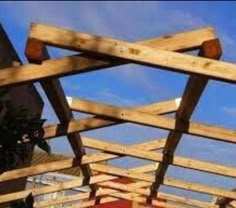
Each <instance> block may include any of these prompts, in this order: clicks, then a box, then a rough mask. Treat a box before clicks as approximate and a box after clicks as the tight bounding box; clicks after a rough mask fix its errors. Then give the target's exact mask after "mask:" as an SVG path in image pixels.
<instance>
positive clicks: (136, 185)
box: [34, 165, 218, 208]
mask: <svg viewBox="0 0 236 208" xmlns="http://www.w3.org/2000/svg"><path fill="white" fill-rule="evenodd" d="M147 166H149V165H146V166H142V167H141V168H139V167H138V168H137V167H136V168H133V169H132V170H133V171H137V172H141V173H146V172H150V171H153V170H155V167H152V169H149V168H148V167H147ZM104 183H106V182H104ZM104 183H101V184H103V185H104ZM108 183H110V184H111V186H112V184H113V187H111V188H116V189H119V190H122V191H127V192H136V191H137V190H139V189H138V188H142V187H149V186H150V185H151V183H149V182H143V181H142V182H140V181H139V182H134V183H132V184H126V185H124V184H118V183H115V182H111V181H109V182H108ZM146 190H147V189H145V190H141V191H140V190H139V191H140V192H138V193H140V194H145V193H147V191H146ZM115 192H117V190H116V191H115ZM110 193H114V190H109V191H107V190H105V189H103V190H100V189H99V190H98V191H97V192H96V196H103V195H105V194H108V195H109V194H110ZM88 194H89V193H79V194H76V195H71V196H66V197H63V198H61V199H58V200H56V201H55V200H48V201H42V202H38V203H35V204H34V207H36V208H40V207H47V206H54V205H57V204H62V203H67V202H73V201H76V200H82V199H87V198H88ZM158 197H160V198H163V199H166V200H171V201H175V202H179V203H184V204H187V205H193V206H198V207H201V208H210V207H211V208H217V207H218V206H216V205H213V204H211V206H209V203H206V202H202V201H198V200H193V199H188V198H183V197H179V196H175V195H173V194H167V193H158Z"/></svg>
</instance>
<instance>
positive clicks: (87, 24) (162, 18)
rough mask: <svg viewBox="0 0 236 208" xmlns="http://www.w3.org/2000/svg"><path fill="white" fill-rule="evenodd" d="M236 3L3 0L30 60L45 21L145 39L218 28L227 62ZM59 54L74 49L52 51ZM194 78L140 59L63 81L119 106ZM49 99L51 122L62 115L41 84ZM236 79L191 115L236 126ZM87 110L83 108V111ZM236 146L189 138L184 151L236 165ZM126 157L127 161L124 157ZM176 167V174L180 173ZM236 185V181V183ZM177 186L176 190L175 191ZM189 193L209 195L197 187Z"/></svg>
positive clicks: (61, 143)
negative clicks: (35, 31) (30, 42)
mask: <svg viewBox="0 0 236 208" xmlns="http://www.w3.org/2000/svg"><path fill="white" fill-rule="evenodd" d="M235 11H236V3H234V2H156V1H152V2H148V1H142V2H141V1H140V2H105V1H104V2H102V1H100V2H98V1H97V2H69V1H67V2H56V3H55V2H4V1H1V2H0V22H1V24H2V25H3V26H4V28H5V30H6V31H7V33H8V35H9V37H10V39H11V40H12V42H13V44H14V46H15V48H16V50H17V52H18V53H19V55H20V57H21V59H22V60H23V61H24V63H27V61H26V59H25V57H24V47H25V42H26V38H27V35H28V31H29V26H30V23H31V22H40V23H45V24H51V25H55V26H60V27H66V28H71V29H73V30H76V31H82V32H88V33H92V34H96V35H102V36H106V37H111V38H117V39H121V40H126V41H138V40H142V39H146V38H154V37H158V36H161V35H167V34H171V33H176V32H181V31H185V30H190V29H197V28H201V27H205V26H212V27H214V28H215V30H216V33H217V35H218V37H219V38H220V40H221V43H222V46H223V57H222V60H225V61H229V62H235V60H236V57H235V51H236V39H235V31H236V18H235ZM50 52H51V56H52V57H54V58H55V57H58V56H62V55H65V54H70V53H72V52H68V51H62V50H56V49H50ZM187 78H188V76H186V75H183V74H177V73H173V72H167V71H164V70H157V69H153V68H150V67H144V66H138V65H134V64H130V65H126V66H121V67H113V68H111V69H106V70H104V71H102V70H101V71H99V72H92V73H88V74H82V75H79V76H73V77H68V78H63V79H61V81H62V84H63V87H64V89H65V92H66V94H67V95H68V96H75V97H81V98H86V99H90V100H96V101H99V102H104V103H110V104H117V105H120V106H137V105H143V104H148V103H153V102H159V101H164V100H167V99H172V98H176V97H180V96H181V95H182V93H183V89H184V86H185V84H186V81H187ZM37 88H38V89H39V91H40V93H41V94H42V96H43V98H44V100H45V109H44V117H45V118H47V119H48V123H52V122H57V119H56V117H55V115H54V113H53V111H52V110H51V107H50V105H49V104H48V101H47V99H46V98H45V95H44V93H43V91H42V90H41V88H40V86H39V85H38V84H37ZM235 90H236V88H235V85H232V84H225V83H222V82H217V81H210V82H209V84H208V86H207V88H206V90H205V92H204V95H203V96H202V98H201V100H200V102H199V105H198V107H197V109H196V111H195V113H194V115H193V117H192V120H193V121H197V122H202V123H207V124H215V125H219V126H224V127H227V128H232V129H235V119H236V97H235ZM82 116H84V115H81V114H76V117H78V118H79V117H82ZM167 133H168V132H166V131H163V130H158V129H154V128H148V127H141V126H138V125H132V124H126V125H119V126H115V127H109V128H106V129H100V130H95V131H90V132H86V133H83V135H87V136H91V137H94V138H99V139H103V140H107V141H114V142H120V143H123V144H131V143H138V142H142V141H147V140H152V139H158V138H161V137H164V136H166V135H167ZM51 145H52V147H53V151H54V152H63V153H66V154H71V151H70V148H69V145H68V143H67V141H66V139H65V138H60V139H58V140H55V141H52V142H51ZM234 148H235V146H234V145H232V144H224V143H221V142H216V141H213V140H207V139H201V138H196V137H192V136H186V135H185V136H184V137H183V139H182V141H181V143H180V145H179V147H178V149H177V153H178V155H184V156H188V157H192V158H197V159H202V160H207V161H214V162H217V163H222V164H224V163H225V164H226V165H231V166H235V165H236V162H235V160H233V158H235V157H236V152H235V151H234ZM122 161H123V160H122ZM122 161H117V162H116V163H115V164H116V165H119V166H125V167H129V166H134V165H136V164H139V163H143V161H136V160H135V161H134V160H131V159H130V160H128V162H126V163H123V162H122ZM174 172H175V174H174ZM168 175H170V176H174V177H175V178H180V179H185V180H189V181H193V182H200V183H206V184H210V185H216V186H222V187H226V188H233V187H234V186H236V183H235V180H233V179H232V180H230V179H228V178H223V177H220V178H219V179H217V177H215V176H213V175H209V174H203V173H198V172H197V171H191V172H190V171H186V170H183V169H180V168H170V169H169V171H168ZM234 184H235V185H234ZM170 191H171V192H176V190H174V189H170ZM178 193H179V194H182V195H185V196H191V197H196V198H199V197H200V198H204V199H209V198H208V197H206V196H203V195H200V194H194V193H190V194H189V193H186V192H184V191H183V192H179V191H178Z"/></svg>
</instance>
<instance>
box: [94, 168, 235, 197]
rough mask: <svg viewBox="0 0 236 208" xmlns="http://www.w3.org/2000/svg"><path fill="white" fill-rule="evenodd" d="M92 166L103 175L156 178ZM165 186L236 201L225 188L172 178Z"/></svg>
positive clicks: (167, 180)
mask: <svg viewBox="0 0 236 208" xmlns="http://www.w3.org/2000/svg"><path fill="white" fill-rule="evenodd" d="M90 166H91V169H93V170H95V171H99V172H102V173H106V174H111V175H116V176H123V177H129V178H133V179H138V180H143V181H147V182H151V183H153V182H154V181H155V176H153V175H149V174H144V173H139V172H136V171H132V170H128V169H121V168H116V167H111V166H107V165H101V164H91V165H90ZM163 185H166V186H171V187H176V188H181V189H186V190H189V191H195V192H200V193H205V194H210V195H217V196H223V197H228V198H232V199H236V193H235V192H233V191H229V190H225V189H223V188H218V187H213V186H207V185H202V184H195V183H191V182H186V181H182V180H177V179H172V178H164V180H163Z"/></svg>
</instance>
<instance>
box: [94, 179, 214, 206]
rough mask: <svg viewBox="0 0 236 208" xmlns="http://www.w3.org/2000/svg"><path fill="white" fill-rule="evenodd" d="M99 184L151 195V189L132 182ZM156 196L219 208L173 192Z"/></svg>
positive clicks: (186, 203) (192, 204)
mask: <svg viewBox="0 0 236 208" xmlns="http://www.w3.org/2000/svg"><path fill="white" fill-rule="evenodd" d="M98 185H99V186H100V185H101V186H102V187H108V188H112V189H117V190H120V191H126V192H131V193H137V194H140V195H144V196H149V195H150V190H149V189H144V188H142V186H137V185H132V184H131V185H130V184H121V183H117V182H113V181H107V182H103V183H100V184H98ZM156 196H157V197H159V198H161V199H166V200H171V201H175V202H178V203H183V204H185V205H191V206H197V207H201V208H209V207H212V208H213V207H215V208H217V207H218V206H216V205H212V204H210V203H207V202H203V201H198V200H194V199H188V198H184V197H179V196H176V195H173V194H166V193H158V194H157V195H156ZM156 196H155V198H156Z"/></svg>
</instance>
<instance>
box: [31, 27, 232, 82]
mask: <svg viewBox="0 0 236 208" xmlns="http://www.w3.org/2000/svg"><path fill="white" fill-rule="evenodd" d="M29 37H30V38H32V39H38V40H40V41H42V42H44V43H46V44H48V45H52V46H56V47H60V48H67V49H74V50H78V51H82V52H86V53H89V52H91V53H92V54H94V53H97V54H99V55H105V56H103V58H104V57H107V56H110V57H113V59H115V58H117V59H118V60H127V61H130V62H134V63H139V64H143V65H150V66H154V67H157V68H159V67H162V68H165V69H168V70H172V71H175V72H181V73H189V74H196V75H206V76H208V77H209V78H214V79H217V80H221V81H226V82H234V83H235V81H236V65H235V64H231V63H226V62H220V61H215V60H211V59H208V58H200V57H194V56H191V55H186V54H180V53H177V52H171V51H166V50H160V49H156V48H155V49H153V48H151V47H147V46H142V45H140V44H134V43H129V42H125V41H119V40H114V39H109V38H104V37H100V36H94V35H90V34H86V33H79V32H73V31H70V30H66V29H61V28H57V27H51V26H46V25H40V24H33V25H32V27H31V30H30V35H29Z"/></svg>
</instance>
